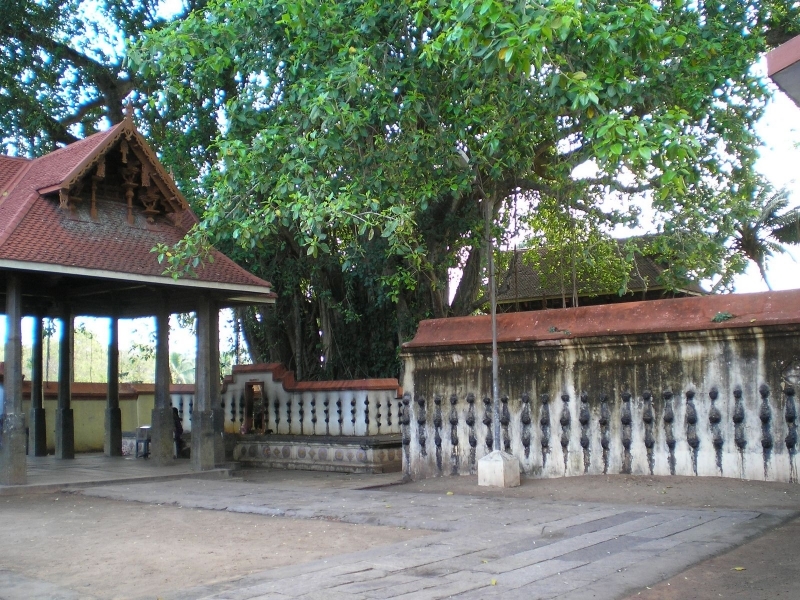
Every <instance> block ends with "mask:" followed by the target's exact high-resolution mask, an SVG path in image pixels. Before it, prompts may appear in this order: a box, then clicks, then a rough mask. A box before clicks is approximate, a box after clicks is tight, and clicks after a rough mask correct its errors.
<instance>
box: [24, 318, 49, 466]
mask: <svg viewBox="0 0 800 600" xmlns="http://www.w3.org/2000/svg"><path fill="white" fill-rule="evenodd" d="M42 371H43V360H42V315H41V314H37V315H36V316H35V317H34V319H33V348H32V356H31V415H30V425H29V435H28V453H29V454H30V455H31V456H47V427H46V422H45V416H44V406H43V404H42V401H43V381H44V374H43V372H42Z"/></svg>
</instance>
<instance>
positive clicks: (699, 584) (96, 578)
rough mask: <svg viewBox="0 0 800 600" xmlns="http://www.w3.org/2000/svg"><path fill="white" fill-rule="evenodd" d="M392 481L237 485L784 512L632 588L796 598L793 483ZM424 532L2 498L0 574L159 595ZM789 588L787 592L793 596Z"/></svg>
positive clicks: (657, 593) (677, 599)
mask: <svg viewBox="0 0 800 600" xmlns="http://www.w3.org/2000/svg"><path fill="white" fill-rule="evenodd" d="M399 477H400V476H399V474H387V475H381V476H347V475H341V474H328V473H303V472H281V471H267V470H254V471H245V473H244V474H243V478H244V479H245V480H246V481H249V482H252V483H264V484H265V485H270V486H274V487H275V488H282V487H286V488H291V489H298V488H306V489H308V492H309V493H314V492H315V491H318V490H324V489H325V488H338V487H341V488H349V489H358V488H380V489H384V490H386V491H396V492H419V493H430V494H442V495H444V494H446V493H447V492H452V493H453V494H457V495H472V496H502V497H508V498H529V499H534V500H540V501H542V502H574V503H582V502H587V503H609V504H616V505H619V504H634V505H636V504H638V505H653V506H665V507H676V508H677V507H692V508H735V509H750V510H776V509H777V510H782V511H787V513H786V514H787V515H789V514H790V513H794V520H789V521H787V522H786V523H785V524H784V525H782V526H781V527H778V528H776V529H774V530H772V531H769V532H768V533H767V534H765V535H763V536H761V537H759V538H757V539H755V540H751V541H749V542H748V543H746V544H744V545H742V546H740V547H739V548H737V549H735V550H733V551H732V552H729V553H727V554H724V555H721V556H717V557H715V558H712V559H710V560H708V561H705V562H703V563H700V564H698V565H696V566H694V567H692V568H691V569H689V570H688V571H686V572H684V573H681V574H680V575H677V576H675V577H673V578H672V579H669V580H667V581H664V582H661V583H658V584H656V585H653V586H651V587H652V589H643V590H639V591H637V592H635V593H634V594H633V595H632V596H631V598H637V599H638V598H642V599H645V600H711V599H712V598H720V597H723V598H734V599H735V598H742V599H745V598H747V599H752V600H758V599H760V598H763V599H765V600H766V599H767V598H793V597H794V596H793V595H792V594H793V593H796V585H795V583H794V582H796V580H797V577H798V575H800V563H799V562H798V559H797V557H798V556H800V519H797V515H798V514H799V513H800V485H797V484H781V483H764V482H755V481H741V480H737V479H725V478H713V477H711V478H693V477H642V476H635V477H634V476H625V475H611V476H585V477H572V478H564V479H550V480H541V479H524V480H523V482H522V485H521V486H520V487H519V488H514V489H505V490H504V489H498V488H479V487H478V485H477V478H476V477H455V478H451V477H444V478H436V479H428V480H424V481H419V482H414V483H406V484H402V485H386V484H392V483H395V482H397V481H399ZM427 534H428V532H427V531H425V530H408V529H398V528H390V527H376V526H364V525H352V524H346V523H339V522H329V521H317V520H300V519H291V518H286V517H270V516H263V515H254V514H242V513H230V512H225V511H211V510H195V509H186V508H180V507H177V506H172V505H170V506H164V505H149V504H140V503H135V502H117V501H112V500H103V499H98V498H91V497H85V496H81V495H79V494H71V493H59V494H35V495H28V496H0V538H1V539H2V541H3V543H2V544H0V570H4V569H5V570H9V571H13V572H15V573H20V574H22V575H26V576H29V577H33V578H37V579H44V580H46V581H50V582H52V583H54V584H56V585H59V586H64V587H68V588H71V589H73V590H76V591H78V592H79V593H86V594H87V595H91V596H96V597H100V598H151V599H153V598H157V597H158V595H159V594H168V593H170V592H172V591H177V590H180V589H187V588H191V587H193V586H196V585H202V584H210V583H213V582H216V581H223V580H228V579H232V578H235V577H240V576H243V575H246V574H249V573H253V572H257V571H262V570H265V569H269V568H272V567H279V566H282V565H288V564H297V563H301V562H306V561H311V560H316V559H324V558H325V557H328V556H332V555H335V554H339V553H347V552H354V551H357V550H364V549H368V548H372V547H376V546H378V545H382V544H389V543H395V542H402V541H404V540H409V539H413V538H416V537H419V536H423V535H427ZM792 588H794V590H793V589H792Z"/></svg>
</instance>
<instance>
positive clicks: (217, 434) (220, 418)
mask: <svg viewBox="0 0 800 600" xmlns="http://www.w3.org/2000/svg"><path fill="white" fill-rule="evenodd" d="M211 413H212V415H213V421H214V464H215V465H221V464H222V463H224V462H225V438H224V437H223V434H224V433H225V410H224V409H222V408H214V409H212V410H211Z"/></svg>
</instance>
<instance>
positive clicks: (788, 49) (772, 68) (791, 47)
mask: <svg viewBox="0 0 800 600" xmlns="http://www.w3.org/2000/svg"><path fill="white" fill-rule="evenodd" d="M767 73H768V74H769V76H770V78H772V81H774V82H775V83H776V84H777V85H778V87H779V88H781V89H782V90H783V91H784V92H786V95H788V96H789V97H790V98H791V99H792V100H794V103H795V104H797V105H798V106H800V35H799V36H797V37H794V38H792V39H790V40H789V41H788V42H786V43H785V44H781V45H780V46H778V47H777V48H775V49H774V50H772V51H771V52H768V53H767Z"/></svg>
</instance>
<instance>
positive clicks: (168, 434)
mask: <svg viewBox="0 0 800 600" xmlns="http://www.w3.org/2000/svg"><path fill="white" fill-rule="evenodd" d="M151 419H152V420H151V425H152V429H151V430H150V458H151V459H152V460H153V461H154V462H155V463H156V464H159V465H168V464H171V463H172V453H173V448H174V438H173V431H174V429H175V423H174V421H173V419H172V407H168V408H154V409H153V412H152V417H151Z"/></svg>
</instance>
